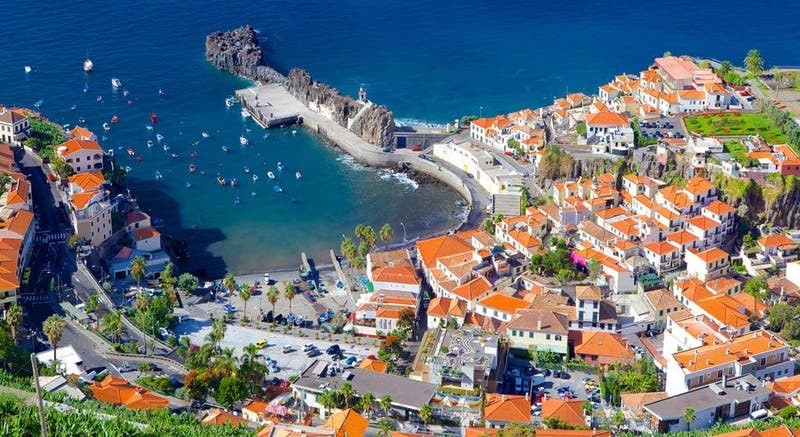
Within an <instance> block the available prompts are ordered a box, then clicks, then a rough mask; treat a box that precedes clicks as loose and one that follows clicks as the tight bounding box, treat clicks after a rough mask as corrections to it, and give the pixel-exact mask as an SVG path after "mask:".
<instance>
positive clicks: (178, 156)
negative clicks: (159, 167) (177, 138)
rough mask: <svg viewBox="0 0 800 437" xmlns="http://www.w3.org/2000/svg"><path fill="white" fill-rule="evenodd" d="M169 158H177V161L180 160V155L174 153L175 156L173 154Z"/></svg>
mask: <svg viewBox="0 0 800 437" xmlns="http://www.w3.org/2000/svg"><path fill="white" fill-rule="evenodd" d="M169 156H171V157H173V158H175V159H178V158H180V155H178V154H177V153H173V154H171V155H169Z"/></svg>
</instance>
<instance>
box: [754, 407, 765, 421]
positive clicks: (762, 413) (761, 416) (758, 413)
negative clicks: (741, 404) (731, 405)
mask: <svg viewBox="0 0 800 437" xmlns="http://www.w3.org/2000/svg"><path fill="white" fill-rule="evenodd" d="M767 417H769V411H767V410H765V409H763V408H762V409H760V410H756V411H753V412H752V413H750V420H762V419H766V418H767Z"/></svg>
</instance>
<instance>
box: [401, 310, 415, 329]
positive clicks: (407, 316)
mask: <svg viewBox="0 0 800 437" xmlns="http://www.w3.org/2000/svg"><path fill="white" fill-rule="evenodd" d="M414 322H416V320H415V318H414V311H411V309H409V308H405V309H403V310H402V311H400V317H399V319H398V320H397V328H398V329H414Z"/></svg>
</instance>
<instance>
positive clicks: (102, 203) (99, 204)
mask: <svg viewBox="0 0 800 437" xmlns="http://www.w3.org/2000/svg"><path fill="white" fill-rule="evenodd" d="M73 186H74V185H73ZM70 200H71V202H70V204H69V207H70V208H69V210H70V219H71V220H70V221H71V223H72V226H73V228H74V230H75V234H76V235H78V236H79V237H80V238H81V239H82V240H83V241H85V242H87V244H89V245H91V246H93V247H97V246H100V245H101V244H102V243H103V242H104V241H106V240H107V239H108V238H109V237H110V236H111V234H112V227H111V203H110V202H109V201H108V193H107V192H106V191H105V190H104V189H94V190H89V191H80V192H76V193H73V194H72V196H71V197H70Z"/></svg>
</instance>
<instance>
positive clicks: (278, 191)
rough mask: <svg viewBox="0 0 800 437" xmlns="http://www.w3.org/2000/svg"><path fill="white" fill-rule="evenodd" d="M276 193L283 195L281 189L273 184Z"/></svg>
mask: <svg viewBox="0 0 800 437" xmlns="http://www.w3.org/2000/svg"><path fill="white" fill-rule="evenodd" d="M273 189H274V190H275V192H276V193H283V188H281V187H280V186H279V185H278V184H275V186H274V187H273Z"/></svg>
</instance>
